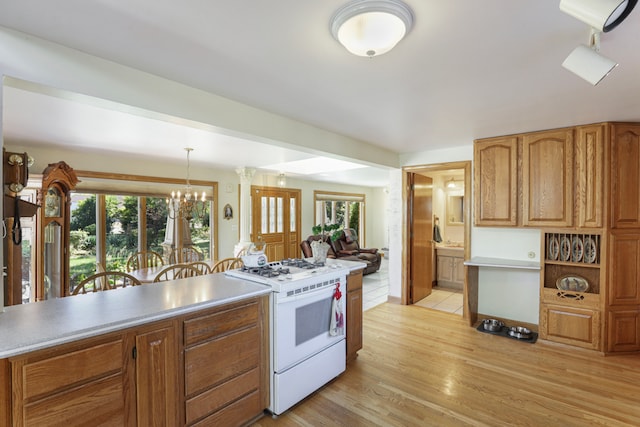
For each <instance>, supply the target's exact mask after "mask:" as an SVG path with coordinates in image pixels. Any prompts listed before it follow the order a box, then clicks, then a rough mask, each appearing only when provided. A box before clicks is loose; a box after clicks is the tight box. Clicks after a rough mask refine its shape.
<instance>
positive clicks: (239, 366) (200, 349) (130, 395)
mask: <svg viewBox="0 0 640 427" xmlns="http://www.w3.org/2000/svg"><path fill="white" fill-rule="evenodd" d="M114 292H115V291H114ZM74 298H81V297H74ZM268 301H269V297H268V295H264V296H261V297H256V298H251V299H247V300H243V301H238V302H235V303H230V304H225V305H221V306H217V307H214V308H210V309H206V310H200V311H196V312H194V313H191V314H185V315H182V316H176V317H175V318H172V319H169V320H163V321H158V322H152V323H149V324H144V325H141V326H137V327H132V328H129V329H125V330H122V331H119V332H113V333H109V334H104V335H101V336H97V337H94V338H88V339H82V340H78V341H74V342H71V343H68V344H62V345H59V346H55V347H52V348H48V349H44V350H38V351H33V352H30V353H26V354H23V355H20V356H15V357H11V358H8V359H2V360H0V397H3V398H4V399H3V402H2V403H0V408H1V409H2V410H0V424H2V425H13V426H21V427H28V426H38V427H39V426H45V425H46V426H47V427H49V426H61V427H67V426H70V425H79V424H82V425H91V426H117V427H121V426H145V427H146V426H152V425H163V426H183V425H198V426H206V425H243V424H247V423H248V422H250V421H251V420H253V419H256V418H258V417H260V416H262V415H263V410H264V409H265V408H267V407H268V405H269V403H268V399H269V392H268V388H269V371H268V369H269V359H268V348H269V338H268V319H267V315H268ZM180 329H181V330H182V332H180Z"/></svg>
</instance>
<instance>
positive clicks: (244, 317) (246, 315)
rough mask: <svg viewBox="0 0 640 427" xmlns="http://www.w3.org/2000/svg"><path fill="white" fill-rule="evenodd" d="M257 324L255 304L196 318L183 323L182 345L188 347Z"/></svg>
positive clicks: (256, 305)
mask: <svg viewBox="0 0 640 427" xmlns="http://www.w3.org/2000/svg"><path fill="white" fill-rule="evenodd" d="M257 323H258V303H257V302H252V303H250V304H246V305H242V306H239V307H235V308H230V309H228V310H223V311H220V312H217V313H212V314H210V315H207V316H201V317H196V318H194V319H190V320H187V321H185V322H184V345H185V346H190V345H193V344H196V343H199V342H202V341H205V340H208V339H212V338H215V337H217V336H220V335H224V334H227V333H229V332H232V331H235V330H238V329H242V328H246V327H249V326H254V325H256V324H257Z"/></svg>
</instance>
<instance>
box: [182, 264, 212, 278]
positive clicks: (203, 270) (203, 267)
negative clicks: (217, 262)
mask: <svg viewBox="0 0 640 427" xmlns="http://www.w3.org/2000/svg"><path fill="white" fill-rule="evenodd" d="M187 265H189V266H190V267H193V268H195V269H196V270H198V273H199V275H200V276H202V275H203V274H211V266H210V265H209V264H207V263H206V262H204V261H194V262H190V263H189V264H187Z"/></svg>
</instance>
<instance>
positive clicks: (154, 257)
mask: <svg viewBox="0 0 640 427" xmlns="http://www.w3.org/2000/svg"><path fill="white" fill-rule="evenodd" d="M163 265H164V261H163V259H162V255H160V254H159V253H157V252H154V251H140V252H136V253H135V254H133V255H131V256H130V257H129V259H128V260H127V271H128V272H129V271H133V270H140V269H141V268H148V267H158V266H163Z"/></svg>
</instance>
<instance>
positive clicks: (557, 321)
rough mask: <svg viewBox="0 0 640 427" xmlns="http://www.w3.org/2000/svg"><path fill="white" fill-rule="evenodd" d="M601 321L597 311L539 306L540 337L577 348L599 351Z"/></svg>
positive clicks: (547, 305) (550, 305)
mask: <svg viewBox="0 0 640 427" xmlns="http://www.w3.org/2000/svg"><path fill="white" fill-rule="evenodd" d="M600 331H601V321H600V312H599V311H598V310H589V309H581V308H573V307H563V306H558V305H552V304H541V306H540V337H541V338H543V339H547V340H549V341H556V342H560V343H564V344H570V345H575V346H579V347H585V348H590V349H593V350H599V349H600Z"/></svg>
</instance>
